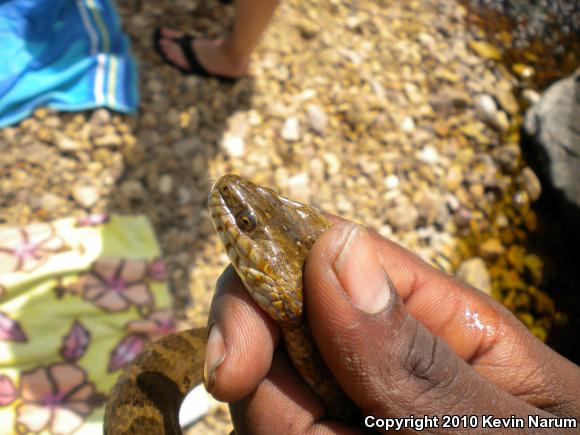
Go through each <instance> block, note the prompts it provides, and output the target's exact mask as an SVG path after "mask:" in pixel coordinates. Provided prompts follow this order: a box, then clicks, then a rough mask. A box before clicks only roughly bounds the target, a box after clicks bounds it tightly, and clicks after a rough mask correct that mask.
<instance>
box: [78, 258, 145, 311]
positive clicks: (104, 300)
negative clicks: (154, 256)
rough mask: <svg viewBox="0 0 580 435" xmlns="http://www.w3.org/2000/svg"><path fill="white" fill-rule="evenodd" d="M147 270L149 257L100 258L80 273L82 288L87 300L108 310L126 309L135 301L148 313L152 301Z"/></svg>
mask: <svg viewBox="0 0 580 435" xmlns="http://www.w3.org/2000/svg"><path fill="white" fill-rule="evenodd" d="M146 273H147V262H146V261H141V260H130V259H127V260H125V259H110V258H109V259H101V260H98V261H96V262H95V264H94V265H93V267H92V269H91V270H90V271H89V272H86V273H84V274H83V275H81V279H80V285H81V291H82V293H83V297H84V299H85V300H87V301H91V302H93V303H94V304H95V305H97V306H98V307H100V308H101V309H103V310H105V311H109V312H117V311H126V310H127V309H129V307H130V306H131V305H135V306H136V307H137V309H138V310H139V312H140V313H141V314H142V315H146V314H147V313H149V312H150V310H151V307H152V305H153V295H152V294H151V291H150V289H149V285H148V283H147V280H146Z"/></svg>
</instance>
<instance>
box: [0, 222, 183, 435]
mask: <svg viewBox="0 0 580 435" xmlns="http://www.w3.org/2000/svg"><path fill="white" fill-rule="evenodd" d="M159 255H160V252H159V248H158V245H157V242H156V239H155V236H154V233H153V230H152V228H151V225H150V224H149V222H148V221H147V220H146V219H145V218H144V217H122V216H113V217H111V218H110V219H108V218H107V217H106V216H91V217H88V218H84V219H63V220H59V221H56V222H53V223H49V224H34V225H30V226H28V227H25V228H14V227H4V228H2V227H0V434H2V435H4V434H59V435H60V434H63V435H64V434H73V433H74V434H101V433H102V419H103V415H104V405H105V402H106V399H107V394H108V392H109V390H110V389H111V387H112V386H113V384H114V383H115V381H116V379H117V377H118V375H119V370H120V369H121V367H123V365H124V364H126V363H127V362H129V361H131V360H132V359H133V358H134V357H135V356H136V355H137V354H138V353H139V352H140V351H141V350H142V349H143V347H144V346H145V345H146V344H147V342H149V341H151V340H155V339H157V338H159V337H161V336H163V335H164V334H166V333H168V332H173V330H174V323H173V320H172V319H173V316H172V312H171V297H170V294H169V291H168V288H167V285H166V283H165V269H164V265H163V262H162V261H161V260H160V258H159Z"/></svg>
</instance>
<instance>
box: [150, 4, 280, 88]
mask: <svg viewBox="0 0 580 435" xmlns="http://www.w3.org/2000/svg"><path fill="white" fill-rule="evenodd" d="M277 3H278V1H277V0H236V2H235V8H236V14H235V18H234V26H233V30H232V32H231V33H230V34H229V35H228V36H227V37H226V38H225V39H218V40H215V41H214V40H209V39H196V40H195V41H193V42H192V49H193V51H194V53H195V54H196V56H197V58H198V60H199V62H200V63H201V65H202V66H203V67H204V68H205V69H206V70H207V71H208V72H210V73H212V74H216V75H223V76H226V77H233V78H235V77H241V76H243V75H245V74H246V73H247V72H248V66H249V63H250V56H251V54H252V51H253V50H254V48H255V46H256V45H257V44H258V41H259V40H260V37H261V36H262V33H263V32H264V29H265V28H266V26H267V25H268V23H269V22H270V19H271V18H272V15H273V13H274V9H275V8H276V5H277ZM162 35H163V39H161V41H160V46H161V49H162V50H163V52H164V53H165V55H166V56H167V57H168V58H169V59H171V61H173V62H174V63H176V64H177V65H180V66H182V67H183V68H187V61H186V60H185V57H184V56H183V53H182V51H181V48H180V47H179V45H178V44H176V43H175V42H174V41H172V40H171V38H176V37H179V36H181V33H180V32H176V31H174V30H170V29H163V31H162Z"/></svg>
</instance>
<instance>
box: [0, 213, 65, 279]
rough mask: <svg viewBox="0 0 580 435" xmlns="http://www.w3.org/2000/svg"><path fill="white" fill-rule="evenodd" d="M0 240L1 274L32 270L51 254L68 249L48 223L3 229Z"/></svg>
mask: <svg viewBox="0 0 580 435" xmlns="http://www.w3.org/2000/svg"><path fill="white" fill-rule="evenodd" d="M0 240H1V241H2V245H0V274H1V273H7V272H31V271H33V270H35V269H36V268H38V267H39V266H41V265H42V264H44V262H46V260H47V259H48V258H49V257H50V256H51V255H54V254H57V253H60V252H63V251H66V250H68V247H67V246H66V244H65V242H64V239H63V238H62V237H60V236H58V235H57V234H56V231H55V229H54V228H53V227H52V226H51V225H48V224H36V225H30V226H28V227H26V229H24V228H7V229H3V230H2V231H1V232H0Z"/></svg>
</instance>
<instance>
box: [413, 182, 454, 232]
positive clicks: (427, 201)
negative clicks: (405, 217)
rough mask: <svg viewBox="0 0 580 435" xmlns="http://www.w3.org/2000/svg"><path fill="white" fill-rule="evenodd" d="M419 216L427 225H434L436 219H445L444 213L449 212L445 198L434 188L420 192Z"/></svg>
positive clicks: (417, 202) (418, 201)
mask: <svg viewBox="0 0 580 435" xmlns="http://www.w3.org/2000/svg"><path fill="white" fill-rule="evenodd" d="M416 204H417V210H418V212H419V217H420V218H421V219H422V220H423V221H424V223H425V224H427V225H432V224H433V223H435V221H438V222H437V223H441V222H440V221H442V220H445V219H444V215H445V213H446V212H447V206H446V201H445V198H444V197H443V196H442V195H440V194H439V193H438V192H436V191H433V190H425V191H423V192H421V193H419V195H418V198H417V200H416Z"/></svg>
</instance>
